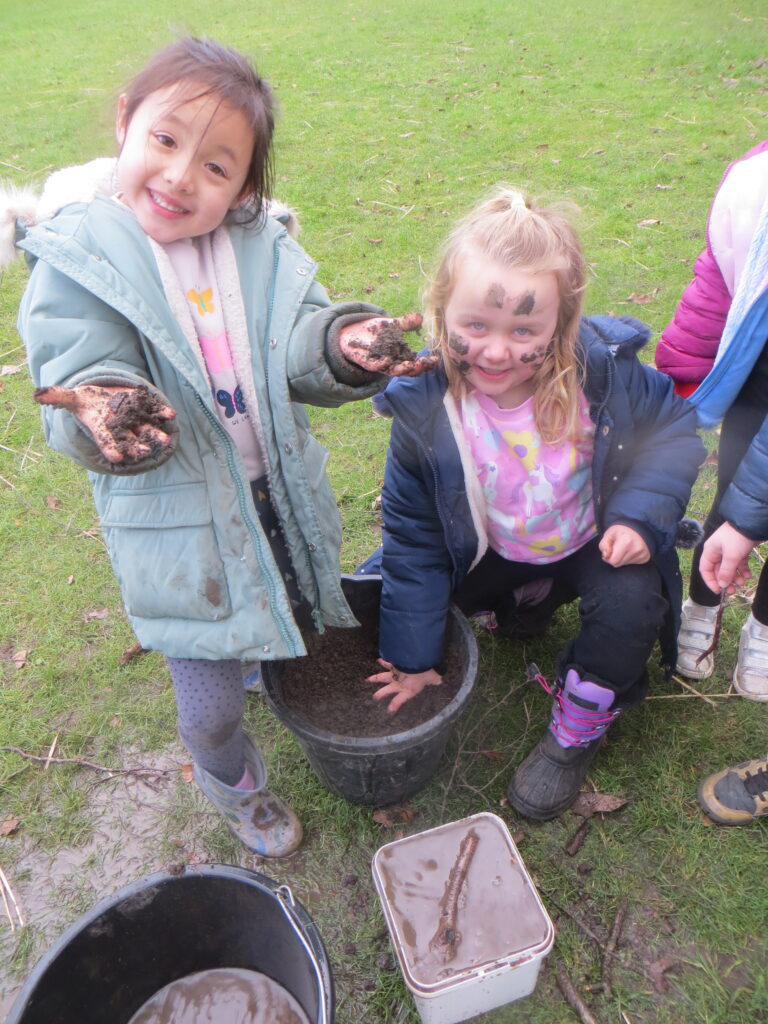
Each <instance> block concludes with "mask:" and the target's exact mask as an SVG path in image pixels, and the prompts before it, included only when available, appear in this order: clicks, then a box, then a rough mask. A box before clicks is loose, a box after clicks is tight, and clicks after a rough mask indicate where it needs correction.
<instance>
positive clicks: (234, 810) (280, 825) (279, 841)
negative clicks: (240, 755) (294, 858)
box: [194, 736, 303, 857]
mask: <svg viewBox="0 0 768 1024" xmlns="http://www.w3.org/2000/svg"><path fill="white" fill-rule="evenodd" d="M245 766H246V772H250V777H251V778H252V779H253V788H252V789H241V788H239V787H236V786H227V785H226V784H225V783H223V782H221V781H220V780H219V779H217V778H216V777H215V776H213V775H211V773H210V772H207V771H205V769H203V768H200V767H199V766H198V765H195V766H194V775H195V781H196V782H197V784H198V786H199V787H200V789H202V791H203V793H205V795H206V796H207V797H208V799H209V800H210V801H211V803H212V804H213V806H214V807H215V808H216V810H217V811H218V812H219V814H221V816H222V817H223V818H224V821H225V822H226V823H227V827H228V828H229V830H230V832H232V834H233V835H235V836H237V838H238V839H239V840H240V842H241V843H243V845H244V846H247V847H248V849H249V850H252V851H253V852H254V853H258V854H259V855H260V856H262V857H287V856H288V854H289V853H293V851H294V850H296V849H298V847H299V846H300V845H301V840H302V838H303V832H302V828H301V822H300V821H299V819H298V818H297V817H296V815H295V814H294V813H293V811H292V810H291V809H290V807H288V806H287V805H286V804H284V803H283V801H282V800H280V798H279V797H277V796H275V794H274V793H272V792H271V791H270V790H268V789H267V788H266V785H265V784H266V781H267V770H266V767H265V765H264V759H263V758H262V756H261V754H260V753H259V751H258V749H257V748H256V745H255V744H254V742H253V740H252V739H251V738H250V736H245ZM244 778H245V776H244Z"/></svg>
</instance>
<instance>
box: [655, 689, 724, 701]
mask: <svg viewBox="0 0 768 1024" xmlns="http://www.w3.org/2000/svg"><path fill="white" fill-rule="evenodd" d="M740 696H741V694H740V693H734V692H733V691H729V692H728V693H657V694H651V696H650V697H646V698H645V699H646V700H690V699H691V697H697V698H698V699H699V700H701V699H702V698H703V697H712V698H714V699H715V700H722V699H723V698H724V697H740Z"/></svg>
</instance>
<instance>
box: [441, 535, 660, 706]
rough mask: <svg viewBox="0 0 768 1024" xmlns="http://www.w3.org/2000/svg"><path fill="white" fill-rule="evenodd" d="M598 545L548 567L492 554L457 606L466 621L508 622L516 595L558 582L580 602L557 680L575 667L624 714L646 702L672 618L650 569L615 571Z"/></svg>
mask: <svg viewBox="0 0 768 1024" xmlns="http://www.w3.org/2000/svg"><path fill="white" fill-rule="evenodd" d="M598 543H599V539H598V538H597V537H595V538H594V540H591V541H590V542H589V543H588V544H585V545H584V547H582V548H580V549H579V550H578V551H577V552H575V554H572V555H569V556H568V557H567V558H563V559H561V560H560V561H557V562H548V563H546V564H545V565H531V564H529V563H527V562H510V561H508V560H507V559H506V558H502V557H501V555H499V554H497V553H496V552H495V551H493V550H490V549H489V550H488V552H487V553H486V554H485V555H484V556H483V558H482V560H481V561H480V563H479V564H478V565H477V566H476V567H475V569H473V570H472V572H470V573H469V574H468V575H467V577H466V579H465V580H464V583H463V584H462V586H461V588H460V589H459V590H458V591H457V592H456V593H455V594H454V595H453V600H454V601H455V602H456V604H457V605H458V606H459V608H461V610H462V611H463V612H464V613H465V614H467V615H472V614H474V613H475V612H479V611H486V610H493V611H494V612H496V613H497V616H498V617H500V618H503V617H504V616H506V615H508V614H509V612H510V611H511V609H512V608H513V607H514V597H513V596H512V591H513V590H514V589H515V588H517V587H520V586H522V585H523V584H525V583H529V582H531V581H532V580H538V579H543V578H546V577H552V578H553V579H554V580H555V585H556V586H557V587H558V588H560V590H561V592H562V594H563V596H564V598H565V599H566V600H568V599H570V600H574V599H575V598H580V599H581V601H580V605H579V615H580V617H581V630H580V632H579V634H578V635H577V636H576V637H574V639H573V640H572V641H571V642H570V643H569V644H568V645H567V647H566V648H565V650H564V651H561V652H560V655H559V658H558V666H557V671H558V674H560V675H562V674H564V673H565V672H566V671H567V670H568V669H569V668H575V669H576V670H577V671H578V672H579V675H580V676H581V677H582V678H584V679H589V680H590V681H591V682H594V683H598V684H599V685H602V686H607V687H608V688H609V689H611V690H613V691H614V693H616V695H617V700H616V706H617V707H622V708H626V707H629V706H631V705H632V704H636V703H638V702H639V701H640V700H642V699H643V698H644V697H645V694H646V690H647V674H646V665H647V663H648V659H649V658H650V656H651V652H652V650H653V645H654V644H655V642H656V639H657V637H658V635H659V630H660V628H661V625H662V623H663V621H664V617H665V615H666V613H667V609H668V602H667V600H666V598H665V597H664V595H663V588H662V583H661V577H660V575H659V571H658V569H657V568H656V566H655V565H654V564H653V563H652V562H647V563H646V564H645V565H626V566H622V568H620V569H614V568H613V567H612V566H610V565H608V564H607V562H604V561H603V559H602V556H601V554H600V551H599V549H598Z"/></svg>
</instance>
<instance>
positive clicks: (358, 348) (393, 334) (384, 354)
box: [339, 313, 437, 377]
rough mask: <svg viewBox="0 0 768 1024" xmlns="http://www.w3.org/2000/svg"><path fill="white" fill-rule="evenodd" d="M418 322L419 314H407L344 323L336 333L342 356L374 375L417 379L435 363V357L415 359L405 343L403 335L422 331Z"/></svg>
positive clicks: (416, 357)
mask: <svg viewBox="0 0 768 1024" xmlns="http://www.w3.org/2000/svg"><path fill="white" fill-rule="evenodd" d="M421 319H422V318H421V314H420V313H406V314H405V316H400V317H384V316H375V317H371V318H370V319H369V320H360V321H359V322H358V323H356V324H347V325H346V326H345V327H342V328H341V330H340V331H339V346H340V348H341V352H342V355H343V356H344V358H345V359H348V360H349V361H350V362H351V363H355V364H356V365H357V366H361V367H362V368H363V369H364V370H370V371H371V372H373V373H386V374H387V375H388V376H389V377H418V376H419V375H420V374H422V373H424V372H425V370H431V369H432V368H433V367H434V366H435V365H436V363H437V356H417V355H416V353H415V352H413V351H412V350H411V349H410V348H409V347H408V345H407V343H406V341H405V338H404V334H406V333H407V332H408V331H418V330H419V329H420V328H421Z"/></svg>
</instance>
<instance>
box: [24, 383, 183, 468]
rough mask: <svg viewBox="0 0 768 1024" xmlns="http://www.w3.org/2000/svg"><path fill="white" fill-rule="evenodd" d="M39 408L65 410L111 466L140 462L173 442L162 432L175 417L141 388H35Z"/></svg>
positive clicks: (158, 399) (92, 386)
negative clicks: (87, 434)
mask: <svg viewBox="0 0 768 1024" xmlns="http://www.w3.org/2000/svg"><path fill="white" fill-rule="evenodd" d="M34 398H35V401H36V402H37V403H38V404H39V405H52V406H54V407H55V408H57V409H66V410H67V411H68V412H71V413H72V415H73V416H75V417H76V419H78V420H79V421H80V423H82V425H83V426H84V427H85V428H86V429H87V430H88V431H89V433H90V434H91V436H92V437H93V440H94V442H95V443H96V445H97V446H98V448H99V451H100V452H101V454H102V455H103V456H104V458H105V459H107V461H109V462H113V463H121V462H122V463H133V462H140V461H141V460H142V459H146V458H147V457H148V456H150V455H154V454H156V453H157V452H158V450H160V449H163V448H171V447H172V446H173V444H174V440H173V438H172V437H171V436H170V435H169V434H168V433H167V432H166V431H165V429H164V427H165V424H166V421H167V420H172V419H173V418H174V417H175V416H176V413H175V411H174V410H173V409H172V408H171V407H170V406H169V405H166V404H165V403H164V402H163V401H162V400H161V399H160V398H158V397H157V395H155V394H153V393H152V392H151V391H150V390H149V388H147V387H144V385H139V386H138V387H100V386H98V385H95V384H80V385H78V386H77V387H74V388H65V387H60V386H58V385H54V386H52V387H46V388H37V389H36V390H35V393H34Z"/></svg>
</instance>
